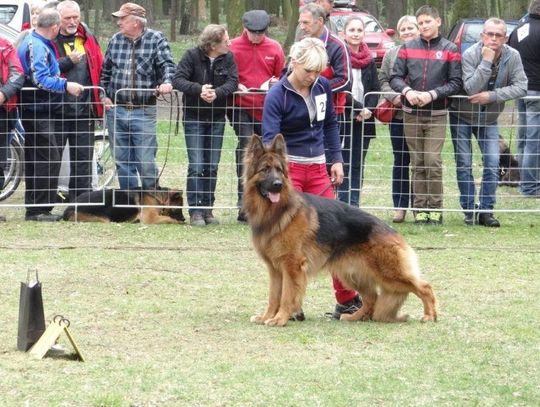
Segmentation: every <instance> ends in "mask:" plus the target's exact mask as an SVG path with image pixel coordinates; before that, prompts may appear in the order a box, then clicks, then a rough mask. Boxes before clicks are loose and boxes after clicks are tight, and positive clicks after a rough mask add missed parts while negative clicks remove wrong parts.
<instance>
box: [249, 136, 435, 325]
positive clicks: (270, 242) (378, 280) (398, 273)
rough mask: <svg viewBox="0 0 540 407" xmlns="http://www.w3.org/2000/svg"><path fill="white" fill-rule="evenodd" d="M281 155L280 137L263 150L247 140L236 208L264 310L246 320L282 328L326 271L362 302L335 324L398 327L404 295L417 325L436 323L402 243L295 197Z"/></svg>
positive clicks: (375, 223) (346, 209) (346, 214)
mask: <svg viewBox="0 0 540 407" xmlns="http://www.w3.org/2000/svg"><path fill="white" fill-rule="evenodd" d="M286 154H287V153H286V147H285V141H284V139H283V136H282V135H281V134H278V135H277V136H276V137H275V139H274V141H273V142H272V144H271V145H270V146H265V145H263V143H262V140H261V138H260V137H258V136H256V135H254V136H253V137H252V138H251V140H250V143H249V145H248V147H247V149H246V152H245V156H244V163H245V167H244V210H245V211H246V213H247V218H248V222H249V224H250V226H251V230H252V239H253V244H254V246H255V249H256V250H257V252H258V254H259V256H260V257H261V258H262V259H263V260H264V262H265V263H266V266H267V268H268V271H269V273H270V294H269V300H268V307H267V308H266V311H265V312H264V314H262V315H257V316H254V317H252V318H251V320H252V321H253V322H256V323H259V324H266V325H278V326H283V325H285V324H286V323H287V321H289V317H290V316H291V315H292V314H293V313H294V312H296V311H298V310H300V308H301V307H302V301H303V298H304V294H305V290H306V285H307V277H308V276H309V275H312V274H314V273H316V272H318V271H319V270H326V271H328V272H330V273H331V274H332V275H333V276H335V277H337V278H338V279H339V280H341V282H342V283H343V284H344V285H345V286H346V287H348V288H350V289H354V290H356V291H358V292H359V293H360V295H361V296H362V302H363V305H362V307H361V308H360V309H359V310H358V311H356V312H355V313H354V314H352V315H348V314H342V315H341V319H342V320H343V319H344V320H352V321H356V320H370V319H373V320H376V321H385V322H401V321H405V320H406V319H407V316H401V315H398V312H399V310H400V308H401V306H402V304H403V302H404V301H405V299H406V298H407V295H408V294H409V293H410V292H412V293H414V294H416V295H417V296H418V297H419V298H420V299H421V300H422V303H423V305H424V316H423V317H422V321H436V320H437V309H436V307H437V301H436V299H435V294H434V293H433V289H432V288H431V285H430V284H429V283H428V282H426V281H424V280H422V279H421V278H420V271H419V268H418V262H417V259H416V255H415V253H414V251H413V249H412V248H411V247H410V246H409V245H408V244H407V243H406V242H405V240H404V239H403V237H402V236H401V235H400V234H399V233H397V232H396V231H395V230H394V229H392V228H390V227H389V226H387V225H386V224H385V223H383V222H382V221H381V220H379V219H378V218H376V217H375V216H373V215H370V214H368V213H367V212H364V211H363V210H360V209H358V208H355V207H352V206H349V205H347V204H345V203H342V202H339V201H334V200H331V199H325V198H322V197H319V196H315V195H311V194H302V193H299V192H297V191H296V190H295V189H294V187H293V185H292V183H291V181H290V180H289V178H288V169H287V159H286V157H287V155H286Z"/></svg>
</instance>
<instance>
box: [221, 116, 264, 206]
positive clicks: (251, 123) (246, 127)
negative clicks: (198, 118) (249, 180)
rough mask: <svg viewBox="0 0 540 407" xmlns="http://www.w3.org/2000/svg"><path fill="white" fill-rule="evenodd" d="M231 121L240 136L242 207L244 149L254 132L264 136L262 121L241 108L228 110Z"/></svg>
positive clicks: (238, 162)
mask: <svg viewBox="0 0 540 407" xmlns="http://www.w3.org/2000/svg"><path fill="white" fill-rule="evenodd" d="M228 117H229V121H230V122H231V125H232V127H233V129H234V132H235V133H236V137H238V144H237V145H236V176H237V177H238V207H239V208H241V207H242V195H243V193H244V185H243V183H242V175H243V172H244V161H243V160H244V149H245V148H246V146H247V144H248V142H249V139H250V138H251V136H252V135H253V134H258V135H259V136H262V129H261V123H260V122H259V121H257V120H256V119H254V118H253V117H252V116H250V115H249V114H248V113H247V112H246V111H244V110H242V109H240V108H234V109H231V110H230V111H229V112H228Z"/></svg>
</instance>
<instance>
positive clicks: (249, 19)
mask: <svg viewBox="0 0 540 407" xmlns="http://www.w3.org/2000/svg"><path fill="white" fill-rule="evenodd" d="M242 24H244V27H246V29H247V30H248V31H265V30H266V29H267V28H268V26H269V25H270V16H269V15H268V13H267V12H266V11H264V10H250V11H246V12H245V13H244V16H243V17H242Z"/></svg>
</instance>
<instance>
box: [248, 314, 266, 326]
mask: <svg viewBox="0 0 540 407" xmlns="http://www.w3.org/2000/svg"><path fill="white" fill-rule="evenodd" d="M249 320H250V322H253V323H254V324H259V325H262V324H264V318H263V317H262V316H261V315H253V316H252V317H251V318H250V319H249Z"/></svg>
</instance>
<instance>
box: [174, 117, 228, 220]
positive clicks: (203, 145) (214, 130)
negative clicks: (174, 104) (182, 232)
mask: <svg viewBox="0 0 540 407" xmlns="http://www.w3.org/2000/svg"><path fill="white" fill-rule="evenodd" d="M224 131H225V121H224V120H223V121H221V122H199V121H197V120H196V119H191V118H189V117H185V118H184V133H185V138H186V148H187V153H188V160H189V165H188V174H187V191H186V192H187V201H188V205H189V207H190V209H189V213H190V214H191V213H193V210H194V209H193V208H196V207H198V206H208V207H211V206H212V205H213V204H214V201H215V191H216V182H217V172H218V165H219V160H220V158H221V146H222V145H223V133H224Z"/></svg>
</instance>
